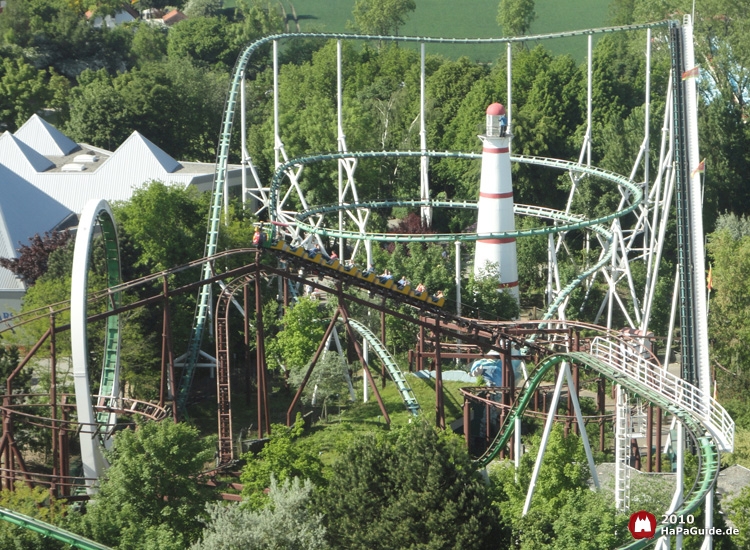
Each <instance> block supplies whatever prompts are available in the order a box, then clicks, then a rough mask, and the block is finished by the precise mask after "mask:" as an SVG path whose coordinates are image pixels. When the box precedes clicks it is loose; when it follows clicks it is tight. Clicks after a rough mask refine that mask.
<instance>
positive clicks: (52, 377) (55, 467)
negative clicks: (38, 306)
mask: <svg viewBox="0 0 750 550" xmlns="http://www.w3.org/2000/svg"><path fill="white" fill-rule="evenodd" d="M49 330H50V336H49V353H50V359H49V371H50V372H49V402H50V406H51V410H50V419H51V420H52V422H51V424H52V483H51V484H50V488H49V490H50V496H51V497H52V498H57V490H58V487H57V483H56V481H57V480H58V479H59V476H60V469H59V464H58V454H57V447H58V433H57V430H58V428H57V349H56V341H55V314H54V313H51V314H50V316H49Z"/></svg>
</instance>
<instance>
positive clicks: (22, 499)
mask: <svg viewBox="0 0 750 550" xmlns="http://www.w3.org/2000/svg"><path fill="white" fill-rule="evenodd" d="M0 506H2V507H3V508H7V509H9V510H13V511H15V512H19V513H21V514H24V515H26V516H31V517H33V518H36V519H39V520H41V521H44V522H47V523H51V524H53V525H60V524H61V523H62V522H63V521H64V518H63V516H64V515H65V505H64V504H63V502H62V501H58V500H55V499H51V498H50V495H49V491H48V490H46V489H45V488H44V487H34V488H33V489H32V488H31V487H29V486H28V485H27V484H26V483H24V482H20V481H19V482H16V486H15V489H14V490H12V491H9V490H3V491H0ZM0 548H13V549H15V550H53V549H57V548H63V544H62V543H61V542H57V541H55V540H52V539H50V538H47V537H44V536H42V535H40V534H38V533H35V532H33V531H31V530H29V529H25V528H23V527H19V526H15V525H13V524H11V523H9V522H7V521H1V522H0Z"/></svg>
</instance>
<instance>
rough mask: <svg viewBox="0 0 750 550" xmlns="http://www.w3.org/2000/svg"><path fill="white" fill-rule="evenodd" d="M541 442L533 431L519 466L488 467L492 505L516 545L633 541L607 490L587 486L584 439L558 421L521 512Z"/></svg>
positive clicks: (529, 549)
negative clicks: (525, 508) (566, 430)
mask: <svg viewBox="0 0 750 550" xmlns="http://www.w3.org/2000/svg"><path fill="white" fill-rule="evenodd" d="M540 441H541V437H540V436H539V435H535V436H533V438H532V440H531V443H530V445H529V450H528V451H527V452H526V453H525V454H524V455H523V456H522V458H521V465H520V467H519V469H518V471H516V470H515V468H514V467H513V466H512V464H510V463H509V462H507V461H506V462H503V463H497V464H496V465H494V467H492V468H491V469H490V482H491V484H492V487H493V490H494V491H495V502H494V504H495V505H496V506H497V507H498V508H499V510H500V517H501V521H502V522H503V524H505V525H506V527H507V528H508V529H510V530H512V540H513V541H515V544H516V546H517V547H518V548H522V549H524V550H532V549H535V548H542V549H550V550H551V549H553V548H554V549H558V548H560V549H566V550H567V549H571V550H572V549H573V548H588V549H592V550H593V549H595V548H613V547H616V546H619V545H621V544H624V543H625V542H627V541H628V540H630V534H629V533H628V530H627V522H628V517H627V515H624V514H618V513H617V510H616V509H615V507H614V504H613V502H612V500H611V497H609V496H607V495H606V494H605V493H603V492H602V493H593V492H591V491H590V490H589V487H588V478H589V469H588V466H587V461H586V456H585V453H584V450H583V445H582V444H581V441H580V438H579V437H578V436H576V435H575V434H571V435H568V436H567V437H565V436H564V433H563V427H562V425H560V424H556V425H555V426H554V427H553V429H552V432H551V433H550V436H549V439H548V442H547V448H546V451H545V454H544V462H543V463H542V467H541V469H540V471H539V477H538V478H537V483H536V488H535V492H534V498H533V501H532V503H531V508H530V509H529V511H528V513H527V514H526V515H522V514H521V510H522V509H523V506H524V503H525V500H526V491H527V489H528V485H529V483H530V480H531V473H532V471H533V468H534V461H535V460H536V456H537V450H538V448H539V444H540ZM573 518H576V519H575V520H574V519H573Z"/></svg>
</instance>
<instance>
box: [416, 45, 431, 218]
mask: <svg viewBox="0 0 750 550" xmlns="http://www.w3.org/2000/svg"><path fill="white" fill-rule="evenodd" d="M419 46H420V56H421V57H420V65H419V77H420V78H419V147H420V149H421V150H422V152H423V153H424V152H426V151H427V124H426V123H425V120H424V115H425V73H424V42H422V43H421V44H420V45H419ZM419 162H420V164H419V166H420V172H419V174H420V189H421V193H420V198H421V199H422V200H423V201H429V200H430V173H429V163H430V159H429V157H427V156H423V157H421V158H420V161H419ZM422 224H423V225H424V226H426V227H432V207H430V206H423V207H422Z"/></svg>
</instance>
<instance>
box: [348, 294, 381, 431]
mask: <svg viewBox="0 0 750 550" xmlns="http://www.w3.org/2000/svg"><path fill="white" fill-rule="evenodd" d="M339 290H340V289H339ZM339 310H340V311H341V316H342V318H343V319H344V323H345V326H346V333H347V335H348V336H349V339H350V341H351V342H352V344H353V345H354V351H355V352H356V353H357V357H358V358H359V361H360V363H361V364H362V371H363V373H364V375H365V378H367V380H366V383H367V382H369V384H370V388H371V389H372V391H373V393H374V394H375V398H376V399H377V400H378V405H379V406H380V412H381V413H382V414H383V419H384V420H385V423H386V424H388V425H389V426H390V425H391V417H390V416H389V415H388V411H387V410H386V408H385V403H383V398H382V397H381V395H380V392H379V391H378V385H377V384H376V383H375V380H373V378H372V374H371V373H370V368H369V366H368V365H367V361H365V357H364V355H362V348H361V347H360V345H359V342H357V338H356V336H355V334H354V331H353V330H352V327H351V326H349V312H348V311H347V310H346V304H345V302H343V301H342V300H341V294H340V293H339Z"/></svg>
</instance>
